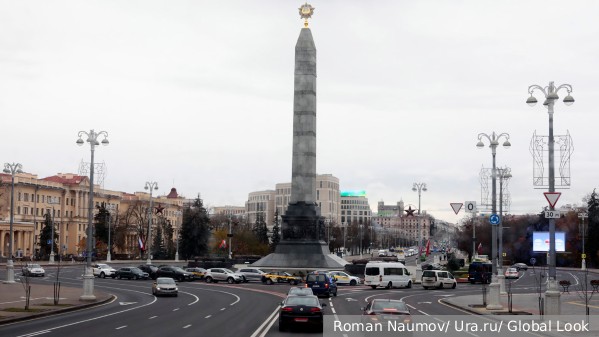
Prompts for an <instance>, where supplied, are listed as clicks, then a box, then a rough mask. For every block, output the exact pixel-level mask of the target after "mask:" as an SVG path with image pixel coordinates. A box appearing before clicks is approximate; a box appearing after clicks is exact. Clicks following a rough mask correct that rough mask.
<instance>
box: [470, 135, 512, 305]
mask: <svg viewBox="0 0 599 337" xmlns="http://www.w3.org/2000/svg"><path fill="white" fill-rule="evenodd" d="M484 138H486V139H487V140H488V141H489V147H490V148H491V154H492V155H493V171H492V174H491V178H492V185H491V186H492V191H491V194H492V203H491V212H492V213H493V215H496V213H497V170H496V164H495V156H496V154H497V146H498V145H499V140H500V139H501V138H505V141H504V142H503V147H504V148H509V147H510V146H511V144H510V141H509V139H510V135H509V134H507V133H501V134H499V135H497V134H496V133H495V132H493V133H492V134H491V135H488V134H486V133H479V134H478V143H476V147H478V148H479V149H482V148H483V147H484V146H485V144H484V143H483V139H484ZM497 227H498V225H493V228H492V229H491V256H492V258H493V262H494V263H493V268H492V269H493V276H492V281H491V284H490V285H489V295H490V296H489V297H490V298H489V304H488V305H487V309H491V310H496V309H502V308H503V306H502V305H501V303H500V301H499V295H500V284H499V279H498V275H497V274H498V270H499V271H501V267H500V266H499V256H497V237H498V235H497Z"/></svg>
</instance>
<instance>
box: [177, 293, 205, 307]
mask: <svg viewBox="0 0 599 337" xmlns="http://www.w3.org/2000/svg"><path fill="white" fill-rule="evenodd" d="M179 292H180V293H182V294H187V295H189V296H192V297H195V298H196V300H195V301H193V302H191V303H189V304H188V305H194V304H196V303H198V301H199V300H200V298H199V297H197V296H196V295H194V294H192V293H188V292H186V291H179Z"/></svg>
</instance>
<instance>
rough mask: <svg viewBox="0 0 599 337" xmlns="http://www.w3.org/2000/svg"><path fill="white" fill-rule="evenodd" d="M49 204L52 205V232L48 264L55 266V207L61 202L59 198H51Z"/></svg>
mask: <svg viewBox="0 0 599 337" xmlns="http://www.w3.org/2000/svg"><path fill="white" fill-rule="evenodd" d="M48 203H49V204H50V205H52V227H51V228H52V231H51V234H50V260H49V261H48V262H50V264H54V213H55V210H54V205H58V204H59V203H60V201H58V198H57V197H49V198H48Z"/></svg>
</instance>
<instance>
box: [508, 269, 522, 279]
mask: <svg viewBox="0 0 599 337" xmlns="http://www.w3.org/2000/svg"><path fill="white" fill-rule="evenodd" d="M518 277H520V274H519V273H518V269H516V268H508V269H507V270H506V271H505V278H506V279H514V278H515V279H517V278H518Z"/></svg>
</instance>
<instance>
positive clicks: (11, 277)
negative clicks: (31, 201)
mask: <svg viewBox="0 0 599 337" xmlns="http://www.w3.org/2000/svg"><path fill="white" fill-rule="evenodd" d="M22 169H23V165H21V164H19V163H12V164H11V163H5V164H4V173H6V174H10V177H11V180H10V184H11V185H10V186H11V188H10V235H9V241H8V260H7V261H6V281H4V283H15V265H14V262H13V260H12V257H13V256H12V255H13V254H12V248H13V247H12V244H13V242H14V238H13V235H14V233H13V224H14V217H15V174H16V173H23V171H22ZM2 248H4V247H2Z"/></svg>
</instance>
